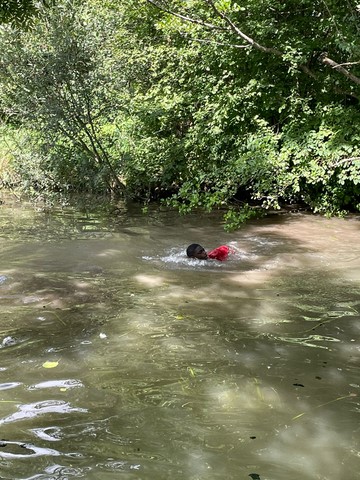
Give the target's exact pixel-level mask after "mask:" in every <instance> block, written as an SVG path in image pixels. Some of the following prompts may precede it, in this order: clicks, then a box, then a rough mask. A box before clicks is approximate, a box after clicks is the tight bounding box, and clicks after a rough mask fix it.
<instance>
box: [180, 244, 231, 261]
mask: <svg viewBox="0 0 360 480" xmlns="http://www.w3.org/2000/svg"><path fill="white" fill-rule="evenodd" d="M229 253H230V248H229V247H228V246H227V245H221V246H220V247H217V248H215V249H214V250H211V252H209V253H207V252H206V250H205V248H204V247H202V246H201V245H199V244H198V243H192V244H191V245H189V246H188V247H187V249H186V255H187V256H188V257H190V258H197V259H198V260H207V259H208V258H211V259H214V260H219V261H220V262H222V261H223V260H226V259H227V257H228V256H229Z"/></svg>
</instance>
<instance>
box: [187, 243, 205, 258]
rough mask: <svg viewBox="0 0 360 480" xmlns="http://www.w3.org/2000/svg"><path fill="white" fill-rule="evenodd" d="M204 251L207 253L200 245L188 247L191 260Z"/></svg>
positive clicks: (193, 244) (195, 244)
mask: <svg viewBox="0 0 360 480" xmlns="http://www.w3.org/2000/svg"><path fill="white" fill-rule="evenodd" d="M202 251H205V249H204V247H202V246H201V245H199V244H198V243H192V244H191V245H189V246H188V247H187V249H186V255H187V256H188V257H190V258H193V257H195V255H196V254H197V253H200V252H202Z"/></svg>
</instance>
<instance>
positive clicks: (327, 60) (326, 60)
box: [320, 53, 360, 85]
mask: <svg viewBox="0 0 360 480" xmlns="http://www.w3.org/2000/svg"><path fill="white" fill-rule="evenodd" d="M320 60H321V62H322V63H323V64H324V65H329V66H330V67H332V68H334V69H335V70H337V71H338V72H339V73H342V74H343V75H345V77H348V78H350V80H352V81H353V82H354V83H356V84H357V85H360V78H359V77H357V76H356V75H353V74H352V73H350V72H349V71H348V70H346V68H344V67H342V66H341V65H340V63H337V62H335V61H334V60H332V59H331V58H329V57H327V56H326V53H323V54H322V55H321V56H320Z"/></svg>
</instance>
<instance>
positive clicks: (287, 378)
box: [0, 197, 360, 480]
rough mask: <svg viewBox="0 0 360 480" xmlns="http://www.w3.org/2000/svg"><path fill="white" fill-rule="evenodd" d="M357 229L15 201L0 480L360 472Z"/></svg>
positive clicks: (7, 227)
mask: <svg viewBox="0 0 360 480" xmlns="http://www.w3.org/2000/svg"><path fill="white" fill-rule="evenodd" d="M359 227H360V219H359V217H352V218H349V219H345V220H344V219H336V218H334V219H331V220H328V219H325V218H323V217H318V216H311V215H305V214H286V215H281V216H274V217H271V218H267V219H262V220H258V221H254V222H253V223H250V224H249V225H247V226H245V227H243V228H242V229H241V230H239V231H237V232H235V233H232V234H229V233H225V232H224V230H223V227H222V225H221V221H220V217H218V216H216V215H212V216H205V215H192V216H188V217H178V216H177V214H175V213H174V212H171V211H159V210H156V209H154V210H151V211H150V213H149V214H148V215H144V214H142V213H141V211H139V210H138V209H136V208H130V207H125V206H120V207H119V209H118V211H117V212H115V213H114V214H113V215H112V216H108V215H104V214H102V213H101V212H97V213H96V212H93V213H84V211H81V210H79V209H76V208H70V207H69V208H66V209H54V210H53V211H51V212H45V211H41V210H36V209H34V208H31V207H30V206H28V205H26V204H20V203H18V202H16V201H15V200H11V199H10V198H8V197H6V201H5V203H4V204H2V205H1V206H0V318H1V324H0V325H1V327H0V407H1V410H0V412H1V413H0V425H1V430H0V431H1V434H0V439H1V441H0V478H1V479H6V480H7V479H9V480H10V479H11V480H14V479H22V480H25V479H27V480H29V479H44V480H45V479H46V480H50V479H63V480H65V479H73V478H84V479H89V480H95V479H101V480H113V479H123V480H127V479H130V480H132V479H134V480H167V479H172V480H216V479H222V480H223V479H224V480H225V479H227V480H229V479H230V480H231V479H234V480H235V479H236V480H238V479H246V478H252V479H254V480H256V479H260V480H289V479H291V480H315V479H323V480H338V479H350V480H353V479H356V478H358V476H359V473H358V472H359V467H360V446H359V439H360V435H359V412H360V407H359V393H360V386H359V383H360V378H359V365H360V363H359V358H360V346H359V331H360V322H359V316H360V289H359V286H360V242H359ZM193 242H196V243H201V244H202V245H203V246H204V247H205V248H206V249H210V248H214V247H216V246H218V245H220V244H224V243H226V244H228V245H230V246H232V248H233V253H232V255H231V257H230V258H229V260H228V261H227V262H217V261H215V260H209V261H199V260H189V259H187V258H186V256H185V254H184V252H185V249H186V246H187V245H188V244H189V243H193Z"/></svg>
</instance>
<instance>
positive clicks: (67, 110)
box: [1, 0, 123, 191]
mask: <svg viewBox="0 0 360 480" xmlns="http://www.w3.org/2000/svg"><path fill="white" fill-rule="evenodd" d="M94 13H95V12H94V11H93V10H92V8H91V5H90V6H88V7H87V6H84V7H82V6H81V5H80V2H76V1H71V0H69V1H67V0H66V1H64V2H62V3H61V4H59V5H58V7H57V8H54V9H53V10H52V11H51V12H49V14H48V16H47V17H45V18H43V19H41V20H39V21H38V22H36V23H35V24H34V26H33V28H32V29H31V31H29V32H18V31H16V30H15V31H14V30H7V31H3V36H2V44H3V49H4V50H3V55H2V66H3V69H2V74H1V80H2V83H3V86H4V91H3V97H2V98H3V103H4V104H6V105H7V108H6V112H7V115H8V117H9V118H10V119H12V121H14V120H17V121H20V122H21V123H22V125H23V126H27V128H28V129H32V130H33V131H34V132H36V139H37V140H36V141H37V145H38V148H39V149H40V150H39V154H40V155H43V156H44V161H43V164H42V168H45V170H47V171H48V173H49V175H50V177H51V178H57V180H56V182H55V183H56V185H58V187H59V188H61V187H60V186H61V185H65V184H67V185H70V188H73V187H74V186H75V185H76V184H78V185H82V188H86V184H88V186H90V185H92V188H95V185H96V184H97V185H98V186H97V188H99V187H100V186H101V188H104V187H103V185H101V184H102V182H105V185H106V188H107V189H108V190H110V191H113V190H117V189H122V188H123V184H122V182H121V181H120V179H119V176H118V172H117V171H116V166H115V164H114V161H113V158H112V154H111V151H110V150H111V148H110V144H111V138H110V136H111V135H110V136H109V135H108V134H107V131H109V128H108V127H107V125H108V124H109V122H111V120H112V118H113V115H114V111H116V109H117V107H118V105H117V100H116V98H115V96H114V95H113V86H112V85H113V83H112V80H110V75H111V72H110V71H109V69H110V63H111V62H110V63H109V62H108V61H107V60H108V59H107V57H106V51H105V50H104V48H105V46H106V43H107V38H108V35H109V29H110V28H111V25H110V23H109V22H108V23H107V24H105V23H103V22H102V20H103V19H102V18H101V16H100V15H94ZM110 130H111V128H110ZM70 159H72V160H71V161H70Z"/></svg>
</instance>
